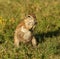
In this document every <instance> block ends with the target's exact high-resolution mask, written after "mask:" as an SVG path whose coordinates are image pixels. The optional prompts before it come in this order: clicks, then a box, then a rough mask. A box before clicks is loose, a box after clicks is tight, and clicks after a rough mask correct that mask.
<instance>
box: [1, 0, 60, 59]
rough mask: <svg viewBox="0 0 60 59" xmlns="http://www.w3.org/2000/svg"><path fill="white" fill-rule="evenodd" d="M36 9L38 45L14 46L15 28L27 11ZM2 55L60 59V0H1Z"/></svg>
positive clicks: (15, 58) (3, 57) (20, 58)
mask: <svg viewBox="0 0 60 59" xmlns="http://www.w3.org/2000/svg"><path fill="white" fill-rule="evenodd" d="M29 13H34V14H35V15H36V18H37V22H38V24H37V26H36V28H35V29H34V35H35V37H36V39H37V41H38V45H37V47H36V48H33V47H32V46H31V44H29V45H28V46H27V45H25V44H23V43H22V44H21V45H20V47H19V48H16V47H14V38H13V37H14V30H15V28H16V26H17V24H18V23H19V21H21V20H22V19H23V18H24V17H25V15H27V14H29ZM0 59H60V0H0Z"/></svg>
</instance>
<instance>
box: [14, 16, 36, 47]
mask: <svg viewBox="0 0 60 59" xmlns="http://www.w3.org/2000/svg"><path fill="white" fill-rule="evenodd" d="M35 21H36V19H35V17H34V16H32V15H29V16H28V17H26V18H25V19H24V20H23V21H22V22H20V24H19V25H18V26H17V27H16V30H15V33H14V44H15V46H17V47H18V46H19V43H20V42H23V43H28V42H32V45H33V46H36V44H37V42H36V39H35V37H34V36H33V34H32V32H31V31H30V29H31V28H32V27H33V26H34V25H35Z"/></svg>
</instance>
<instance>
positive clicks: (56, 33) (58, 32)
mask: <svg viewBox="0 0 60 59" xmlns="http://www.w3.org/2000/svg"><path fill="white" fill-rule="evenodd" d="M59 35H60V28H58V30H55V31H49V32H47V33H38V34H35V37H36V39H37V42H38V43H39V42H40V43H42V42H44V41H45V40H44V38H46V37H47V38H48V37H53V36H55V37H57V36H59Z"/></svg>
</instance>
